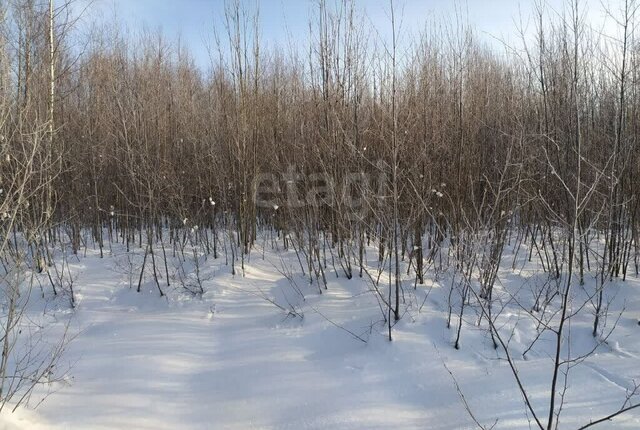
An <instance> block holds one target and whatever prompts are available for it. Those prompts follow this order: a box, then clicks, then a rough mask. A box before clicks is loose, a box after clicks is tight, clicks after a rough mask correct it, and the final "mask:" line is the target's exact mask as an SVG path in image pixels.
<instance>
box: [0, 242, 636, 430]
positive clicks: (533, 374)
mask: <svg viewBox="0 0 640 430" xmlns="http://www.w3.org/2000/svg"><path fill="white" fill-rule="evenodd" d="M262 251H263V250H262V249H260V247H258V248H257V249H255V250H254V251H253V252H252V254H251V256H250V259H249V261H247V262H246V272H245V276H244V277H243V276H242V275H241V273H238V274H237V275H236V276H232V275H231V273H230V268H229V267H228V266H226V265H225V264H224V263H225V259H224V257H221V258H218V259H216V260H214V259H213V258H211V257H209V258H208V259H206V260H205V259H204V258H202V259H201V261H200V262H201V278H202V279H203V280H204V281H203V286H204V289H205V293H204V294H203V295H202V297H197V296H192V295H190V294H188V293H185V292H184V290H183V288H182V286H181V285H180V282H179V280H178V277H174V279H172V280H171V281H172V285H171V287H167V286H166V280H165V279H164V277H163V278H161V279H160V282H161V285H162V286H163V287H164V289H165V291H166V292H167V296H166V297H162V298H161V297H160V296H159V294H158V291H157V289H156V287H155V284H154V283H153V282H152V278H151V277H150V276H149V277H148V278H147V280H146V282H145V284H144V289H143V291H142V292H141V293H137V292H136V291H135V285H134V287H133V288H130V287H129V274H127V273H125V272H126V271H127V269H126V267H127V264H128V263H127V258H126V256H125V254H124V251H123V249H121V248H119V247H117V246H115V245H114V247H113V253H112V254H111V255H105V258H104V259H100V258H99V255H98V253H97V252H95V251H92V250H89V252H88V254H87V256H86V257H80V258H78V259H76V258H75V257H74V258H73V259H71V260H70V265H71V269H72V272H73V273H75V274H76V279H75V283H74V288H75V292H76V298H77V308H76V309H75V311H73V312H71V311H68V310H66V311H65V306H66V303H67V299H66V298H57V299H54V298H52V297H47V299H46V300H47V306H48V308H49V309H52V308H58V309H60V310H59V311H58V312H57V313H56V315H57V317H56V321H57V322H55V323H52V324H58V325H59V326H60V330H62V327H63V326H64V324H65V322H66V321H67V320H69V319H70V321H71V324H70V328H69V331H70V333H71V334H73V335H75V337H74V339H73V340H72V341H71V342H70V343H69V345H68V348H67V351H66V353H65V355H64V357H63V359H62V361H61V362H60V363H59V367H60V368H61V369H63V368H67V367H68V370H66V377H65V380H64V381H63V382H56V383H55V384H54V385H53V386H51V387H49V388H53V389H54V390H55V392H54V393H53V394H51V395H49V396H48V397H47V398H46V400H45V401H44V402H43V403H42V404H41V405H40V406H39V407H38V408H37V409H36V410H31V409H19V410H18V411H17V412H16V413H15V414H11V413H8V412H3V414H2V416H1V417H0V421H1V422H2V424H3V425H0V428H7V429H13V428H25V429H27V428H28V429H40V428H46V429H119V428H131V429H177V428H188V429H252V428H254V429H263V428H265V429H271V428H273V429H320V428H322V429H324V428H331V429H334V428H335V429H387V428H397V429H412V428H415V429H426V428H428V429H459V428H476V427H477V426H476V425H475V424H474V422H473V420H472V418H471V415H470V413H469V412H467V410H466V408H465V405H464V402H463V399H462V397H461V396H464V399H465V400H466V402H467V404H468V408H469V410H470V411H471V413H472V414H473V415H474V416H475V417H476V419H477V420H478V421H479V422H480V423H481V424H483V425H485V426H487V427H491V425H493V424H494V423H496V426H495V428H501V429H527V428H530V427H531V428H533V426H530V421H529V420H530V419H531V417H529V416H527V414H526V412H525V406H524V403H523V400H522V396H521V395H520V394H519V391H518V389H517V387H516V384H515V381H514V378H513V376H512V374H511V372H510V370H509V366H508V365H507V363H506V361H505V360H504V359H503V358H504V354H500V353H499V351H496V350H494V349H493V347H492V343H491V338H490V335H489V333H488V331H487V327H486V324H485V323H482V324H481V325H480V326H477V325H476V322H477V310H476V311H474V310H472V309H471V308H470V309H469V310H468V311H467V312H466V314H465V325H464V328H463V331H462V340H461V349H460V350H456V349H454V348H453V339H454V337H455V327H456V325H457V320H456V317H455V316H454V317H453V320H452V323H453V325H452V328H451V329H448V328H447V327H446V320H447V309H448V307H447V297H448V293H449V288H450V286H451V277H450V275H449V274H447V273H444V274H442V275H440V277H439V280H438V281H434V275H433V274H431V276H430V278H429V279H428V280H427V281H426V284H425V286H418V289H417V290H415V291H414V289H413V282H411V281H408V282H407V284H406V286H405V294H404V299H405V305H404V306H403V309H406V312H405V313H404V315H403V318H402V319H401V321H400V322H399V323H398V324H397V325H396V326H395V327H394V328H393V341H392V342H389V341H388V340H387V338H386V330H385V327H384V325H383V323H382V322H381V320H382V312H381V309H380V306H379V303H378V300H377V299H376V296H375V294H374V293H372V292H371V284H370V282H367V281H366V280H365V279H360V278H358V277H357V273H356V276H355V277H354V278H353V279H352V280H347V279H346V278H345V277H344V276H343V275H342V274H341V273H340V277H337V276H336V274H335V273H334V272H333V271H332V270H331V268H329V270H328V272H327V277H328V282H329V285H328V289H327V290H326V291H323V294H319V293H318V288H317V285H315V283H314V285H312V286H310V285H309V283H308V278H305V277H303V276H302V274H301V271H300V267H299V264H298V261H297V259H296V257H295V254H294V253H293V252H288V253H279V252H275V251H272V250H270V249H268V250H266V251H265V252H264V254H263V252H262ZM138 257H139V256H138ZM510 259H512V255H510V254H506V255H505V261H506V262H507V263H506V264H505V268H504V269H503V270H502V271H501V273H500V277H499V283H498V286H497V287H496V288H498V289H499V291H502V293H503V295H505V296H506V295H507V294H506V293H507V292H508V291H509V290H511V291H515V290H518V291H519V290H521V289H523V288H526V285H528V284H531V283H535V279H534V278H535V277H534V278H530V275H531V272H527V271H521V270H516V271H513V270H511V269H510V267H511V260H510ZM191 264H192V263H191ZM369 264H370V265H371V267H372V270H373V271H374V272H375V270H376V269H375V267H376V264H377V259H376V255H375V254H374V253H373V252H371V253H370V255H369ZM507 266H508V268H507ZM170 269H171V273H172V275H176V274H177V273H178V272H176V269H175V260H172V265H171V267H170ZM160 272H162V270H160ZM289 272H290V273H292V278H291V279H288V278H287V276H285V275H284V274H283V273H287V274H288V273H289ZM136 276H137V274H134V275H133V278H135V277H136ZM382 279H383V281H381V286H382V285H383V284H384V282H386V281H384V277H383V278H382ZM136 281H137V279H134V284H135V282H136ZM292 282H293V283H292ZM298 289H299V291H300V292H301V293H302V295H304V300H303V298H302V295H301V294H300V293H299V292H298V291H297V290H298ZM608 289H609V295H610V296H615V300H614V301H613V304H612V307H611V311H612V315H615V314H616V312H617V311H619V310H621V309H622V308H623V307H624V308H625V309H626V310H625V312H624V314H623V315H622V317H621V318H620V320H619V321H618V326H617V329H616V331H615V332H614V334H613V335H612V336H611V337H610V338H609V339H608V340H607V342H606V343H605V344H602V345H601V346H599V347H598V348H597V351H596V353H595V354H594V355H593V356H592V357H590V358H589V359H588V360H587V361H586V362H584V363H582V364H580V365H579V366H576V367H574V368H573V369H572V371H571V373H570V377H569V384H568V385H569V389H568V393H567V396H566V400H565V405H564V410H563V413H562V416H561V423H560V428H576V427H577V426H578V424H586V423H588V422H589V420H590V419H593V418H598V417H600V416H603V415H606V414H608V413H611V412H613V411H615V410H616V409H618V408H619V407H620V405H621V404H622V402H623V401H624V399H625V393H626V391H627V390H629V389H632V388H633V380H634V379H635V380H637V381H639V382H640V360H639V358H640V325H638V319H639V318H640V283H639V282H638V280H637V279H636V278H635V277H631V278H630V279H628V280H627V281H626V282H624V283H622V282H618V283H617V284H612V285H610V286H609V287H608ZM290 305H291V306H293V308H291V307H290ZM279 306H280V307H279ZM31 307H32V308H36V306H31ZM282 308H284V309H294V310H295V313H297V314H298V315H295V314H291V313H287V312H286V311H285V310H283V309H282ZM613 319H615V318H614V317H611V318H610V321H609V324H611V323H612V320H613ZM498 321H499V325H500V327H501V330H502V332H503V333H505V338H508V339H509V341H510V348H511V349H512V350H513V351H515V352H514V358H515V360H516V364H517V366H518V369H519V373H520V376H521V378H522V380H523V381H524V384H525V387H526V389H527V392H528V393H529V396H530V398H531V399H532V402H533V404H534V407H535V408H536V409H537V410H538V411H539V413H540V414H541V415H542V416H544V417H546V412H545V410H546V406H547V404H548V390H549V385H550V380H551V359H550V352H551V351H552V339H551V338H550V337H548V336H542V338H541V339H540V340H538V341H537V342H536V345H535V346H534V348H533V349H532V351H531V352H530V353H528V354H527V356H526V359H524V358H523V357H522V352H523V351H524V350H525V349H526V348H527V347H528V346H529V344H530V343H531V342H532V341H533V339H534V338H535V336H536V331H535V325H534V324H533V322H532V321H531V320H530V319H529V318H527V317H526V315H525V314H524V312H522V310H521V309H519V308H518V307H517V306H515V304H513V303H511V304H509V305H507V306H506V308H505V309H504V310H503V311H502V313H501V314H500V316H499V319H498ZM591 324H592V318H591V316H590V312H589V311H588V310H585V311H584V313H583V315H582V316H580V317H579V318H578V319H575V320H574V321H573V322H572V324H571V337H572V342H571V347H572V348H573V349H574V350H575V353H576V354H578V353H579V352H580V350H584V351H588V350H589V349H591V348H593V346H594V345H596V343H595V340H594V339H593V337H592V336H591ZM356 336H357V337H359V338H361V339H358V338H357V337H356ZM363 340H364V341H366V342H363ZM456 381H457V384H458V385H459V387H460V389H459V390H457V389H456ZM42 392H44V391H43V390H42V389H40V391H38V392H37V393H36V394H38V395H41V393H42ZM38 395H34V397H33V399H32V403H35V402H36V401H37V400H38ZM636 401H638V399H636ZM599 428H629V429H637V428H640V410H638V409H636V410H635V411H632V412H630V413H629V414H627V415H624V416H622V417H619V418H616V419H615V420H614V421H611V422H607V423H604V424H602V425H601V426H600V427H599Z"/></svg>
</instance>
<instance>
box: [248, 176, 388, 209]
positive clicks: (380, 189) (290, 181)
mask: <svg viewBox="0 0 640 430" xmlns="http://www.w3.org/2000/svg"><path fill="white" fill-rule="evenodd" d="M387 183H388V181H387V175H386V174H385V173H383V172H381V169H380V171H379V172H376V173H375V174H371V173H366V172H348V173H343V174H340V175H339V176H334V175H332V174H331V173H329V172H315V173H307V174H303V173H301V172H300V170H299V169H297V168H296V167H295V166H291V165H290V166H288V167H287V170H286V171H285V172H282V173H262V174H259V175H258V176H257V177H256V182H255V188H254V189H255V190H256V194H255V202H256V206H257V207H261V208H272V209H276V210H277V209H278V208H281V207H286V208H302V207H305V206H311V207H316V208H319V207H322V206H329V207H342V208H349V209H366V208H368V207H369V206H371V205H373V204H378V203H379V202H380V201H381V200H384V198H385V196H386V194H387V193H386V191H387V189H388V188H387ZM376 202H378V203H376Z"/></svg>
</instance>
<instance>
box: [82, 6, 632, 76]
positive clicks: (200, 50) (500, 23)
mask: <svg viewBox="0 0 640 430" xmlns="http://www.w3.org/2000/svg"><path fill="white" fill-rule="evenodd" d="M82 1H83V2H89V1H93V4H92V6H91V7H90V9H91V11H90V12H89V13H88V16H89V20H94V19H97V20H105V19H106V20H110V19H113V17H114V13H115V16H117V18H118V20H119V21H121V22H124V23H126V25H127V26H128V27H129V29H130V30H132V31H133V32H135V31H137V30H140V29H142V28H144V27H147V28H149V29H156V28H161V29H162V30H163V32H164V33H165V34H166V35H167V36H168V37H170V38H176V37H178V36H180V37H181V39H182V41H183V43H184V44H185V45H187V46H188V47H189V49H190V50H191V52H192V53H193V55H194V57H195V58H196V61H197V62H198V63H199V64H200V65H202V66H206V64H207V63H208V54H207V49H206V43H205V41H206V40H210V39H211V37H212V34H213V31H212V28H213V26H214V25H216V23H217V25H220V24H221V16H222V14H223V12H224V0H82ZM256 1H259V5H260V6H259V7H260V28H261V38H262V41H263V42H265V43H267V44H269V45H275V44H280V45H284V44H286V43H287V41H288V37H287V34H290V35H291V36H292V37H293V40H294V41H295V40H301V39H302V40H305V39H306V37H307V35H308V22H309V19H310V17H311V16H312V14H313V13H314V11H315V8H316V4H317V2H316V1H314V0H241V2H243V3H245V4H246V5H248V6H249V7H255V4H256ZM333 1H335V0H328V4H332V2H333ZM581 1H582V2H583V3H585V4H588V5H589V7H590V9H591V12H590V13H589V19H590V20H591V21H593V22H601V21H602V16H603V14H602V12H601V7H600V2H601V0H581ZM394 3H395V5H396V11H397V12H398V13H399V14H400V15H401V19H402V22H403V29H404V33H405V34H408V33H409V32H417V31H419V30H421V29H423V28H424V25H425V23H426V22H428V21H429V19H430V18H440V17H452V16H453V13H454V11H455V10H456V4H457V5H458V7H461V8H462V9H463V10H465V11H466V13H468V21H469V22H470V23H471V24H472V25H473V26H474V27H475V29H476V30H477V33H478V34H479V35H480V37H482V38H484V39H485V40H487V41H489V42H491V43H497V42H495V38H501V39H505V40H507V41H513V40H514V38H515V37H516V36H515V28H516V22H518V21H520V18H519V17H520V16H522V17H523V19H525V20H526V18H527V17H528V16H530V13H531V8H532V6H533V4H534V1H533V0H462V1H455V0H394ZM547 3H548V4H549V6H550V7H551V8H555V9H557V10H560V9H561V4H562V3H563V2H562V0H547ZM604 3H605V4H609V5H613V6H614V8H615V7H619V3H620V2H619V0H604ZM356 5H357V7H358V9H360V11H361V12H363V13H364V14H366V18H365V19H366V20H367V22H370V23H371V24H372V25H373V26H375V27H376V28H377V29H378V31H379V33H380V34H382V35H383V36H385V35H388V34H390V32H389V0H356ZM525 24H526V22H525ZM596 25H598V24H596ZM220 30H221V31H222V29H220Z"/></svg>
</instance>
